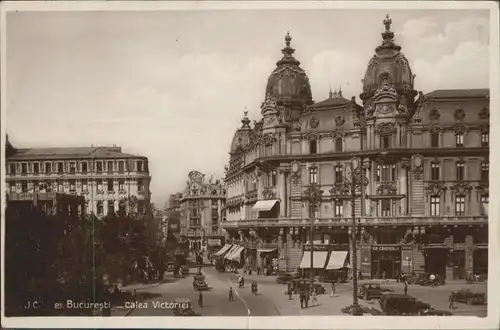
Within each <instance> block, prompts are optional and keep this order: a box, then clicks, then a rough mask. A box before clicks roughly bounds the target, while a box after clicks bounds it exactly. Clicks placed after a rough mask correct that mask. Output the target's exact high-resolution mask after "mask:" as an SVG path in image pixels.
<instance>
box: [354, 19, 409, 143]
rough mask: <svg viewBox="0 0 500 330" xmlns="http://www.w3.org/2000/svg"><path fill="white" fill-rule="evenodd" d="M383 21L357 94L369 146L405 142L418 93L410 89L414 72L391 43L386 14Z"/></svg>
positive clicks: (397, 46) (391, 34) (397, 47)
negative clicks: (361, 85)
mask: <svg viewBox="0 0 500 330" xmlns="http://www.w3.org/2000/svg"><path fill="white" fill-rule="evenodd" d="M383 23H384V25H385V31H384V32H383V33H382V45H380V46H378V47H377V48H376V49H375V55H373V57H372V58H371V59H370V62H369V63H368V68H367V69H366V73H365V78H364V79H363V93H362V94H361V95H360V98H361V100H362V101H363V108H364V114H365V119H366V124H367V138H368V141H367V144H368V147H369V148H392V147H396V146H402V145H403V144H404V143H405V141H406V138H405V135H406V133H405V132H406V128H405V127H406V124H408V122H409V121H410V119H411V118H412V116H413V113H414V112H415V110H416V107H417V104H416V102H415V96H416V95H417V94H418V93H417V91H415V90H414V89H413V84H414V80H415V75H414V74H413V73H412V71H411V68H410V65H409V63H408V60H407V59H406V57H405V56H404V55H403V54H402V53H401V52H400V51H401V46H399V45H397V44H396V43H395V42H394V32H392V31H391V24H392V20H391V19H390V18H389V15H387V16H386V18H385V19H384V21H383ZM398 136H399V138H398ZM381 141H383V142H381ZM381 144H383V145H381Z"/></svg>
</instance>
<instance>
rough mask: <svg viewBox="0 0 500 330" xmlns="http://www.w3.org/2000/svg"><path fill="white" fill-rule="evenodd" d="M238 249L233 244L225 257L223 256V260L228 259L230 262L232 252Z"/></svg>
mask: <svg viewBox="0 0 500 330" xmlns="http://www.w3.org/2000/svg"><path fill="white" fill-rule="evenodd" d="M238 247H239V245H237V244H234V245H233V246H232V247H231V249H229V251H228V252H227V253H226V255H225V256H224V259H228V260H231V259H229V257H230V256H231V255H232V254H233V252H234V251H236V249H237V248H238Z"/></svg>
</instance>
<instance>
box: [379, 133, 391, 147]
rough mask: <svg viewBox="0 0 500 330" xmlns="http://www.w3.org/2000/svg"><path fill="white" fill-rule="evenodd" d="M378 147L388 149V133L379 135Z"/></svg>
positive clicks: (389, 139)
mask: <svg viewBox="0 0 500 330" xmlns="http://www.w3.org/2000/svg"><path fill="white" fill-rule="evenodd" d="M380 147H381V148H382V149H389V148H390V147H391V137H390V136H389V135H382V136H381V137H380Z"/></svg>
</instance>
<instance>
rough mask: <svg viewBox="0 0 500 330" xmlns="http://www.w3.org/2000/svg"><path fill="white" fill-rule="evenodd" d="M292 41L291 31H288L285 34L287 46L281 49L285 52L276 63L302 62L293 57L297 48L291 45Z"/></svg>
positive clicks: (296, 63) (295, 63) (297, 63)
mask: <svg viewBox="0 0 500 330" xmlns="http://www.w3.org/2000/svg"><path fill="white" fill-rule="evenodd" d="M291 41H292V37H291V36H290V32H287V33H286V36H285V48H283V49H282V50H281V52H282V53H283V58H282V59H281V60H279V61H278V63H276V65H278V66H279V65H283V64H292V65H300V62H299V61H297V60H296V59H295V58H294V57H293V53H295V49H293V48H292V47H291V46H290V43H291Z"/></svg>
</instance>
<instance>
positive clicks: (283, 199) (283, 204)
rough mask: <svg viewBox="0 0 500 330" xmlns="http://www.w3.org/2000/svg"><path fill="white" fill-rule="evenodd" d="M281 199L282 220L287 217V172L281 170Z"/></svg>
mask: <svg viewBox="0 0 500 330" xmlns="http://www.w3.org/2000/svg"><path fill="white" fill-rule="evenodd" d="M278 188H279V196H278V197H279V199H280V218H283V217H286V182H285V170H284V169H280V170H279V180H278Z"/></svg>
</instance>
